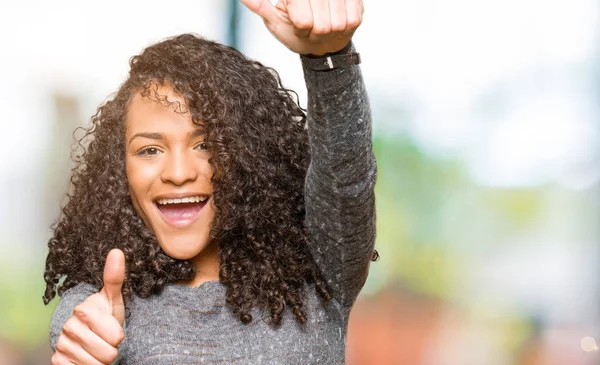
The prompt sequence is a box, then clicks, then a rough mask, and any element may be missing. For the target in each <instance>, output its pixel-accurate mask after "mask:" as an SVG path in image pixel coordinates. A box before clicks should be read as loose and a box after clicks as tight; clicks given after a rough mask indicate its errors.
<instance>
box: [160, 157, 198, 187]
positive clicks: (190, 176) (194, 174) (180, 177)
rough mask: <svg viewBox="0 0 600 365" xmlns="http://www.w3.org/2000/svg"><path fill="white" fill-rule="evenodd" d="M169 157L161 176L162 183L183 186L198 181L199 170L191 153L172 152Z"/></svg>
mask: <svg viewBox="0 0 600 365" xmlns="http://www.w3.org/2000/svg"><path fill="white" fill-rule="evenodd" d="M167 157H168V158H167V159H166V161H165V166H164V168H163V171H162V174H161V180H162V182H164V183H170V184H174V185H183V184H185V183H186V182H193V181H196V179H197V178H198V170H197V167H196V166H195V164H194V161H193V156H191V153H190V152H189V151H186V150H179V149H177V150H172V151H169V152H168V156H167Z"/></svg>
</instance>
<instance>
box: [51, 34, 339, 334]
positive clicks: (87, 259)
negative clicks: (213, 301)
mask: <svg viewBox="0 0 600 365" xmlns="http://www.w3.org/2000/svg"><path fill="white" fill-rule="evenodd" d="M130 66H131V71H130V72H129V77H128V79H127V80H126V81H125V82H124V83H123V85H122V86H121V87H120V89H119V91H118V92H117V93H116V95H115V96H114V97H113V98H112V99H111V100H109V101H107V102H105V103H104V104H103V105H101V106H100V107H99V108H98V110H97V113H96V114H95V115H94V116H93V117H92V120H91V121H92V123H91V125H90V126H89V127H88V128H84V131H85V133H84V136H83V137H82V138H81V139H80V140H79V149H78V151H80V153H79V154H77V153H75V156H74V159H75V162H76V167H75V168H74V169H73V171H72V176H71V185H72V187H71V190H70V192H69V194H68V201H67V203H66V205H65V206H64V207H63V209H62V214H61V216H60V218H59V220H58V221H57V223H56V224H55V225H54V226H53V229H54V234H53V236H52V238H51V239H50V240H49V242H48V247H49V253H48V257H47V259H46V270H45V273H44V280H45V282H46V290H45V293H44V296H43V300H44V303H45V304H48V302H50V301H51V300H52V299H53V298H54V297H55V296H56V294H57V293H58V294H59V295H62V294H63V293H64V292H65V291H66V290H67V289H69V288H71V287H73V286H75V285H77V284H79V283H83V282H85V283H89V284H92V285H94V286H95V287H97V288H101V287H102V285H103V283H102V272H103V269H104V262H105V259H106V256H107V254H108V252H109V251H110V250H111V249H113V248H119V249H121V250H123V252H124V253H125V257H126V267H127V272H126V277H125V282H124V285H123V295H124V297H125V299H126V301H127V300H130V299H131V297H132V295H133V294H136V295H139V296H141V297H148V296H150V295H152V294H155V293H159V292H160V291H161V290H162V289H163V287H164V286H165V285H166V284H168V283H173V282H178V281H185V280H190V279H192V278H193V277H194V273H195V271H194V267H193V266H192V265H191V264H190V263H188V262H187V261H183V260H176V259H173V258H171V257H169V256H167V255H166V254H165V253H164V252H163V250H162V249H161V247H160V246H159V244H158V242H157V240H156V238H155V237H154V235H153V234H152V233H151V232H150V231H149V229H148V228H147V227H146V226H145V225H144V223H143V222H142V220H141V219H140V217H139V216H138V214H137V212H136V210H135V208H134V206H133V204H132V201H131V198H130V196H129V190H128V183H127V178H126V173H125V124H124V120H125V116H126V113H127V109H128V105H129V103H130V101H131V99H132V97H133V96H134V95H135V94H136V93H142V95H144V94H148V93H150V92H151V90H152V85H156V83H159V84H161V85H164V84H169V85H171V86H172V87H173V88H174V89H175V90H176V91H177V92H178V93H180V94H181V95H182V96H183V97H184V98H185V99H186V101H187V103H188V108H187V109H188V111H186V112H190V113H191V116H192V120H194V121H195V122H196V123H199V122H200V121H201V122H202V126H203V128H204V129H205V132H206V136H207V147H208V149H209V151H210V152H211V159H210V160H209V162H210V164H211V166H212V168H213V178H212V184H213V189H214V193H213V199H214V203H215V205H216V211H215V219H214V221H213V224H212V228H211V238H212V239H213V240H216V242H217V243H218V246H219V258H220V271H219V279H220V281H221V282H222V283H223V284H224V285H225V286H226V287H227V294H226V302H227V303H228V305H229V306H230V307H231V309H232V310H233V313H234V314H235V315H236V316H237V317H239V318H240V320H241V321H242V322H244V323H248V322H250V321H251V320H252V316H251V314H250V311H251V309H252V308H254V307H257V308H261V309H264V310H268V311H270V323H271V324H272V325H278V324H279V323H280V321H281V318H282V315H283V312H284V309H285V308H286V307H288V308H290V309H291V311H292V313H293V314H294V316H295V317H296V319H297V320H298V321H299V322H300V323H305V321H306V312H305V310H304V308H303V306H304V299H303V298H304V290H305V289H304V288H305V283H314V288H315V290H316V291H317V292H318V294H319V295H320V296H321V298H322V299H323V300H324V302H326V301H328V300H329V299H330V298H331V295H330V291H329V289H328V288H327V285H326V283H325V281H324V279H323V277H322V275H321V273H320V272H319V269H318V268H317V267H316V265H315V263H314V260H313V259H312V257H311V255H310V253H309V251H308V248H307V240H308V236H307V229H306V226H305V224H304V219H305V209H304V196H303V187H304V179H305V175H306V171H307V168H308V164H309V161H310V151H309V146H308V135H307V131H306V129H305V120H306V116H305V113H304V111H303V110H302V109H301V108H300V107H299V106H298V103H297V95H295V94H294V93H293V92H291V91H290V90H287V89H285V88H283V87H282V85H281V80H280V78H279V75H278V74H277V72H275V71H274V70H273V69H271V68H269V67H265V66H263V65H262V64H261V63H259V62H256V61H253V60H249V59H247V58H246V57H245V56H243V55H242V54H241V53H240V52H238V51H237V50H235V49H233V48H231V47H227V46H224V45H221V44H218V43H215V42H212V41H208V40H205V39H203V38H201V37H198V36H195V35H191V34H183V35H180V36H177V37H174V38H170V39H167V40H165V41H163V42H160V43H158V44H155V45H152V46H150V47H148V48H146V49H145V50H144V51H143V52H142V53H141V54H140V55H138V56H134V57H133V58H132V59H131V60H130ZM311 290H312V289H311Z"/></svg>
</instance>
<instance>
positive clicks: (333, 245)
mask: <svg viewBox="0 0 600 365" xmlns="http://www.w3.org/2000/svg"><path fill="white" fill-rule="evenodd" d="M241 1H242V2H243V3H244V4H245V5H246V6H247V7H248V8H249V9H250V10H252V11H253V12H255V13H256V14H258V15H260V16H261V17H262V18H263V21H264V22H265V25H266V26H267V28H268V29H269V31H270V32H271V33H272V34H273V35H274V36H275V37H276V38H277V39H278V40H279V41H280V42H281V43H283V44H284V45H285V46H286V47H288V48H289V49H290V50H291V51H293V52H296V53H298V54H305V55H306V54H310V55H314V56H319V55H321V56H322V55H325V54H328V53H335V52H338V51H340V50H342V49H344V47H345V46H346V45H348V44H349V43H350V40H351V39H352V35H353V34H354V32H355V30H356V29H357V28H358V26H359V25H360V24H361V22H362V13H363V5H362V0H294V1H289V0H279V1H278V2H277V3H276V4H275V5H272V4H271V2H270V1H269V0H241ZM344 51H348V50H347V49H345V50H344ZM304 76H305V80H306V86H307V88H308V132H309V139H310V149H311V156H312V159H311V164H310V167H309V170H308V175H307V177H306V184H305V197H306V223H307V226H308V230H309V234H310V241H311V242H310V250H311V252H312V255H313V257H314V259H315V261H316V263H317V265H318V266H319V268H320V269H321V272H322V273H323V275H324V276H325V278H326V280H327V282H328V284H329V286H330V288H331V289H333V290H334V297H335V298H336V299H337V300H338V301H339V302H340V303H341V304H342V306H344V308H345V309H347V310H348V309H349V308H350V306H351V305H352V303H353V302H354V299H355V298H356V296H357V295H358V292H359V291H360V289H361V288H362V286H363V285H364V282H365V279H366V276H367V271H368V266H369V261H370V259H371V257H372V252H373V244H374V240H375V198H374V191H373V188H374V185H375V175H376V166H375V158H374V156H373V151H372V147H371V112H370V108H369V102H368V99H367V94H366V92H365V87H364V84H363V80H362V76H361V73H360V69H359V67H358V66H356V65H354V66H347V67H343V68H338V69H334V70H330V71H313V70H309V69H308V68H307V67H306V63H305V67H304Z"/></svg>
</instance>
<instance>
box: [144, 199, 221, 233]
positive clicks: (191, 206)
mask: <svg viewBox="0 0 600 365" xmlns="http://www.w3.org/2000/svg"><path fill="white" fill-rule="evenodd" d="M209 200H210V196H207V195H190V196H183V197H161V198H159V199H155V200H154V205H155V206H156V208H157V209H158V211H159V213H160V215H161V216H162V218H163V220H164V221H165V223H167V224H169V225H171V226H175V227H180V228H183V227H187V226H189V225H190V224H192V223H194V221H195V220H196V219H198V217H199V216H200V213H201V212H202V208H204V206H206V204H207V203H208V202H209Z"/></svg>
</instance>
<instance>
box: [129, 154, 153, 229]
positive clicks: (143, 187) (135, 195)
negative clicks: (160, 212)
mask: <svg viewBox="0 0 600 365" xmlns="http://www.w3.org/2000/svg"><path fill="white" fill-rule="evenodd" d="M125 171H126V175H127V185H128V187H129V196H130V197H131V201H132V203H133V207H134V208H135V210H136V211H137V213H138V215H139V216H140V217H141V218H142V220H143V221H144V222H145V223H146V226H148V227H149V222H148V219H147V217H146V214H144V211H143V209H142V207H141V205H142V201H143V199H144V197H145V196H146V195H147V192H148V190H149V189H150V187H151V186H152V183H153V181H154V180H155V175H156V174H155V173H153V172H152V169H149V168H148V166H143V164H141V163H139V162H138V161H135V160H134V159H129V158H128V159H126V166H125Z"/></svg>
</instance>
